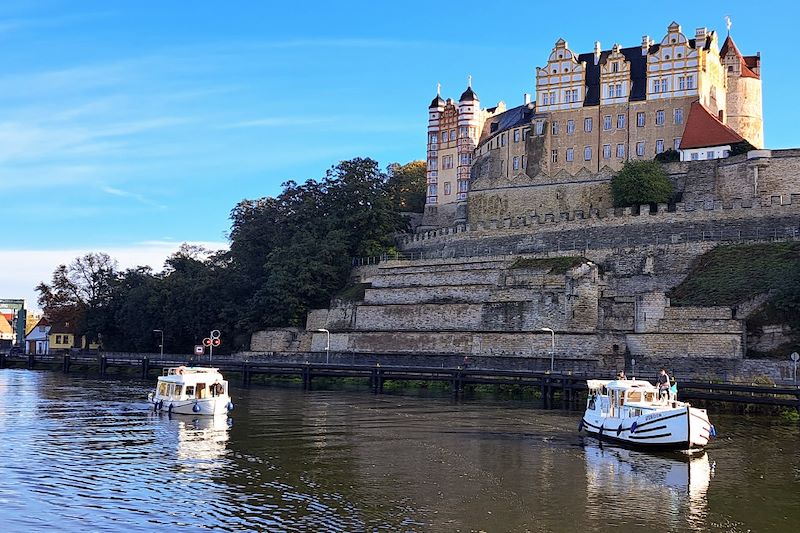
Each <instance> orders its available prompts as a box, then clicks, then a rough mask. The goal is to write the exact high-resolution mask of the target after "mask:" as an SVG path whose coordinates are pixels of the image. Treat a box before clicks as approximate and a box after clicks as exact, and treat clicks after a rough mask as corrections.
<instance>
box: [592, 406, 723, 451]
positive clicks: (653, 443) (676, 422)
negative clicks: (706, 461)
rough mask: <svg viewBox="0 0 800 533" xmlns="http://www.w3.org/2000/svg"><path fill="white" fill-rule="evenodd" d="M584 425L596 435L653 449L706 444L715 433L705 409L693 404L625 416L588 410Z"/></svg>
mask: <svg viewBox="0 0 800 533" xmlns="http://www.w3.org/2000/svg"><path fill="white" fill-rule="evenodd" d="M581 426H582V429H583V430H585V431H586V432H587V433H588V434H589V435H591V436H593V437H597V438H599V439H602V440H607V441H611V442H615V443H618V444H622V445H625V446H630V447H634V448H640V449H652V450H689V449H698V448H704V447H705V446H706V445H707V444H708V440H709V438H710V436H711V423H710V422H709V421H708V416H707V415H706V413H705V411H703V410H700V409H695V408H693V407H679V408H676V409H672V410H664V411H660V412H658V413H655V414H648V415H642V416H638V417H628V418H622V419H620V418H609V417H600V416H598V415H597V413H596V412H594V411H590V410H587V411H586V413H585V414H584V416H583V420H582V422H581Z"/></svg>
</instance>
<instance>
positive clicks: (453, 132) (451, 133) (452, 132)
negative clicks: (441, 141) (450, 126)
mask: <svg viewBox="0 0 800 533" xmlns="http://www.w3.org/2000/svg"><path fill="white" fill-rule="evenodd" d="M450 140H451V141H455V140H456V130H450Z"/></svg>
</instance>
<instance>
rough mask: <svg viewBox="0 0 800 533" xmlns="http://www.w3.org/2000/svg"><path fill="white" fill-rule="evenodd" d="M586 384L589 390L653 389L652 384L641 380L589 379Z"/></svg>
mask: <svg viewBox="0 0 800 533" xmlns="http://www.w3.org/2000/svg"><path fill="white" fill-rule="evenodd" d="M586 384H587V385H588V386H589V389H602V388H603V387H606V388H609V389H617V390H620V389H621V390H627V389H654V388H655V386H653V384H652V383H650V382H649V381H644V380H642V379H589V380H587V381H586Z"/></svg>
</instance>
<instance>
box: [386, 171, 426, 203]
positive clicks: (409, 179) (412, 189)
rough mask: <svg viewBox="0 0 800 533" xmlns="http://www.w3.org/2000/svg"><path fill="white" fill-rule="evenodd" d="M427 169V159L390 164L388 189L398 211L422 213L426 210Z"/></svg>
mask: <svg viewBox="0 0 800 533" xmlns="http://www.w3.org/2000/svg"><path fill="white" fill-rule="evenodd" d="M426 171H427V166H426V164H425V161H412V162H410V163H406V164H405V165H400V164H399V163H393V164H391V165H389V168H388V174H389V179H388V181H387V183H386V189H387V192H388V193H389V197H390V198H391V201H392V205H393V206H394V208H395V209H396V210H397V211H400V212H409V213H422V212H423V211H424V210H425V198H426V187H427V177H426Z"/></svg>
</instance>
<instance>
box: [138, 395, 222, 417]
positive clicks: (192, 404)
mask: <svg viewBox="0 0 800 533" xmlns="http://www.w3.org/2000/svg"><path fill="white" fill-rule="evenodd" d="M152 404H153V409H154V410H155V411H163V412H167V413H172V414H180V415H200V416H216V415H223V414H227V413H228V411H229V410H230V408H229V405H232V404H231V399H230V396H227V395H223V396H215V397H214V398H204V399H189V400H169V399H161V398H158V397H155V398H153V400H152Z"/></svg>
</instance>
